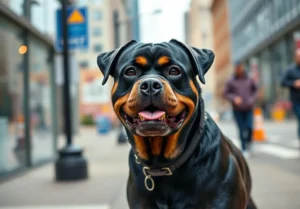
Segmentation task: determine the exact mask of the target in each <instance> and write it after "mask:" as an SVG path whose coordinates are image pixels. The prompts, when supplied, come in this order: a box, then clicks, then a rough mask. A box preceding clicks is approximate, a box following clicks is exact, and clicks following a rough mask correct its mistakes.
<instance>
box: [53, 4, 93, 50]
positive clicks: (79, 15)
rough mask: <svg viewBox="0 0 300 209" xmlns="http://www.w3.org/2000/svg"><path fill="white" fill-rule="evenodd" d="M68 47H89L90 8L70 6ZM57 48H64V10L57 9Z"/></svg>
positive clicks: (68, 11) (68, 13) (68, 9)
mask: <svg viewBox="0 0 300 209" xmlns="http://www.w3.org/2000/svg"><path fill="white" fill-rule="evenodd" d="M67 23H68V47H69V49H71V50H72V49H76V48H81V49H83V48H88V44H89V39H88V31H89V30H88V10H87V8H86V7H80V8H78V7H68V8H67ZM56 25H57V29H56V44H55V45H56V49H57V50H58V51H62V49H63V44H64V41H63V31H62V10H61V9H59V10H57V11H56Z"/></svg>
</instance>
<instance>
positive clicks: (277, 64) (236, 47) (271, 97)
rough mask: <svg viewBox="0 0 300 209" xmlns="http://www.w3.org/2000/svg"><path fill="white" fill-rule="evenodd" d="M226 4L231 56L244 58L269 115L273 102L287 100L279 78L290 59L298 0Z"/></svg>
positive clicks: (299, 25)
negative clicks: (228, 15) (227, 7)
mask: <svg viewBox="0 0 300 209" xmlns="http://www.w3.org/2000/svg"><path fill="white" fill-rule="evenodd" d="M229 8H230V31H231V39H232V60H233V61H234V62H236V61H241V62H244V63H245V65H246V66H247V69H248V70H249V71H250V73H251V74H252V76H254V78H255V79H256V80H257V82H258V83H259V86H260V94H259V95H260V97H259V101H258V104H259V105H261V106H262V107H263V108H264V110H265V113H266V115H267V116H269V115H270V112H271V111H272V108H273V107H274V106H276V105H278V104H285V103H286V101H288V92H287V90H286V89H282V88H281V87H280V79H281V77H282V74H283V72H284V70H285V69H286V68H287V66H288V65H289V64H291V63H292V62H293V58H294V50H295V39H294V38H295V35H296V34H297V33H299V32H300V1H298V0H253V1H246V0H229ZM286 108H287V109H288V110H290V105H286Z"/></svg>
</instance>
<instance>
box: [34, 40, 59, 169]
mask: <svg viewBox="0 0 300 209" xmlns="http://www.w3.org/2000/svg"><path fill="white" fill-rule="evenodd" d="M29 47H30V55H31V56H30V66H31V68H30V72H29V73H30V75H29V79H30V82H29V87H30V88H29V89H30V98H29V99H30V100H29V102H30V125H31V127H30V132H31V141H32V147H33V148H32V162H33V163H39V162H42V161H45V160H48V159H50V158H52V157H53V156H54V149H53V127H52V120H53V119H52V114H51V111H52V106H51V98H52V97H51V75H50V72H51V63H50V61H49V52H50V48H48V46H47V45H45V44H44V43H42V42H40V41H39V40H38V39H35V38H34V37H30V46H29Z"/></svg>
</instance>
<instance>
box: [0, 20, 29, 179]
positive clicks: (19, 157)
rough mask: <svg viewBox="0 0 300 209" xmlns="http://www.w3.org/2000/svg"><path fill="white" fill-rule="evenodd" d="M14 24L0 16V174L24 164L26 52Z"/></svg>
mask: <svg viewBox="0 0 300 209" xmlns="http://www.w3.org/2000/svg"><path fill="white" fill-rule="evenodd" d="M20 34H22V31H21V30H20V29H19V28H17V27H16V26H15V25H13V24H11V23H9V22H7V21H6V20H4V19H2V18H0V47H1V49H2V51H5V53H0V63H1V68H0V174H1V173H6V172H9V171H12V170H14V169H17V168H20V167H23V166H25V164H26V150H25V149H26V144H25V143H26V140H25V132H24V131H25V129H24V113H23V102H24V99H26V98H24V97H23V95H24V91H23V90H24V85H23V84H24V82H23V80H24V73H23V69H22V66H23V55H22V54H24V53H26V52H27V50H26V49H27V48H26V46H23V47H22V45H23V40H22V39H21V36H20Z"/></svg>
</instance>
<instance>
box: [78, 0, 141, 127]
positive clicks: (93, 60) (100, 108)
mask: <svg viewBox="0 0 300 209" xmlns="http://www.w3.org/2000/svg"><path fill="white" fill-rule="evenodd" d="M137 3H138V1H137V0H126V1H124V0H96V1H91V0H77V1H75V5H76V6H79V7H80V6H84V7H87V9H88V14H89V18H88V27H89V47H88V48H87V49H78V50H76V51H75V52H74V54H75V57H76V60H77V61H78V64H79V71H80V72H79V84H80V85H79V86H80V91H79V112H80V119H81V120H82V121H83V120H86V118H87V117H88V118H91V117H92V118H93V120H95V119H96V117H97V116H98V115H103V114H105V115H108V116H109V117H111V120H112V121H113V122H115V121H116V116H115V114H114V113H113V109H112V105H111V100H110V90H111V88H112V84H113V82H112V80H111V79H109V81H108V83H107V84H106V85H104V86H102V79H103V75H102V74H101V72H100V70H99V68H98V66H97V56H98V55H99V54H100V53H102V52H108V51H112V50H114V49H116V48H117V47H119V46H121V45H123V44H125V43H126V42H128V41H129V40H131V39H139V28H138V26H139V24H138V18H137V17H138V5H137Z"/></svg>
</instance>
